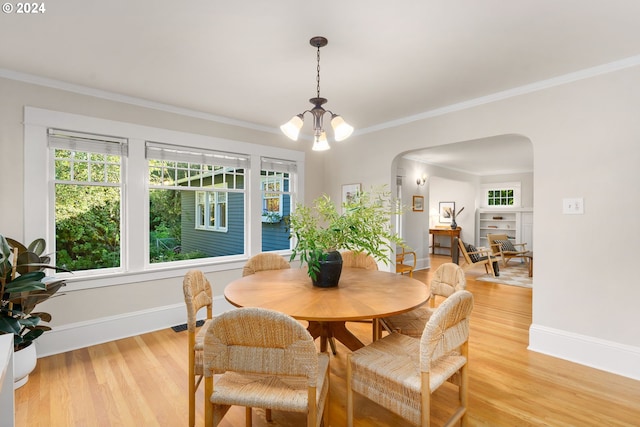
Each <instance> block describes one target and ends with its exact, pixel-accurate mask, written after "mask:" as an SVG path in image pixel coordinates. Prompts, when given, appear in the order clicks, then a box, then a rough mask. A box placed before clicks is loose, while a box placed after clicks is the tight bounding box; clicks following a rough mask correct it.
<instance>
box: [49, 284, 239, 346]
mask: <svg viewBox="0 0 640 427" xmlns="http://www.w3.org/2000/svg"><path fill="white" fill-rule="evenodd" d="M232 308H234V307H233V306H232V305H231V304H229V303H228V302H227V301H226V300H225V299H224V297H222V296H218V297H214V303H213V309H214V315H218V314H220V313H223V312H225V311H227V310H229V309H232ZM201 314H202V316H205V313H204V310H203V311H202V313H201ZM186 322H187V312H186V308H185V305H184V303H179V304H173V305H168V306H164V307H157V308H153V309H149V310H143V311H138V312H133V313H126V314H123V315H119V316H109V317H104V318H100V319H95V320H90V321H86V322H78V323H71V324H67V325H62V326H58V327H54V328H53V329H52V330H51V331H49V332H45V333H44V334H43V335H42V336H41V337H40V338H38V339H37V340H36V350H37V353H38V357H45V356H51V355H53V354H59V353H64V352H67V351H71V350H76V349H79V348H84V347H89V346H92V345H96V344H102V343H105V342H109V341H115V340H118V339H122V338H128V337H132V336H136V335H141V334H145V333H148V332H153V331H157V330H160V329H165V328H170V327H172V326H176V325H180V324H183V323H186Z"/></svg>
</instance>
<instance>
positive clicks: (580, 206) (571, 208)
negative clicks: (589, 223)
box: [562, 197, 584, 215]
mask: <svg viewBox="0 0 640 427" xmlns="http://www.w3.org/2000/svg"><path fill="white" fill-rule="evenodd" d="M562 213H563V214H565V215H582V214H584V199H583V198H582V197H572V198H565V199H562Z"/></svg>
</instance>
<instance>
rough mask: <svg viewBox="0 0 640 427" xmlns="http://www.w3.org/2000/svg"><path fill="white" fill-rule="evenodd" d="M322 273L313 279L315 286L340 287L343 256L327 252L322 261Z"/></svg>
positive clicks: (335, 252)
mask: <svg viewBox="0 0 640 427" xmlns="http://www.w3.org/2000/svg"><path fill="white" fill-rule="evenodd" d="M319 262H320V271H319V272H318V273H316V278H315V279H314V278H311V281H312V283H313V286H317V287H319V288H332V287H334V286H338V281H339V280H340V274H341V273H342V255H340V252H338V251H332V252H327V253H326V254H323V255H322V257H321V259H320V261H319Z"/></svg>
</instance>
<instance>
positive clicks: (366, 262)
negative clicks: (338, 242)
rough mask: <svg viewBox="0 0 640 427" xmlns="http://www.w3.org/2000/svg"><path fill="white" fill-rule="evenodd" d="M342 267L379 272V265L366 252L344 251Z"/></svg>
mask: <svg viewBox="0 0 640 427" xmlns="http://www.w3.org/2000/svg"><path fill="white" fill-rule="evenodd" d="M340 255H342V266H343V267H351V268H364V269H365V270H377V269H378V263H377V262H376V260H375V259H374V258H373V257H372V256H371V255H369V254H368V253H366V252H356V251H343V252H340Z"/></svg>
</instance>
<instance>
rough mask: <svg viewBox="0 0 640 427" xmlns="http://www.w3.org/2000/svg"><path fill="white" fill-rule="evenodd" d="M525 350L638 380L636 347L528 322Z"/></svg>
mask: <svg viewBox="0 0 640 427" xmlns="http://www.w3.org/2000/svg"><path fill="white" fill-rule="evenodd" d="M528 348H529V350H532V351H536V352H538V353H543V354H548V355H549V356H554V357H558V358H561V359H565V360H569V361H571V362H575V363H579V364H581V365H585V366H589V367H592V368H596V369H600V370H602V371H607V372H611V373H614V374H617V375H622V376H625V377H628V378H632V379H635V380H640V369H638V366H640V348H639V347H633V346H630V345H624V344H619V343H615V342H612V341H607V340H602V339H597V338H593V337H589V336H585V335H580V334H574V333H570V332H567V331H562V330H558V329H553V328H548V327H545V326H540V325H531V328H530V329H529V347H528Z"/></svg>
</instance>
